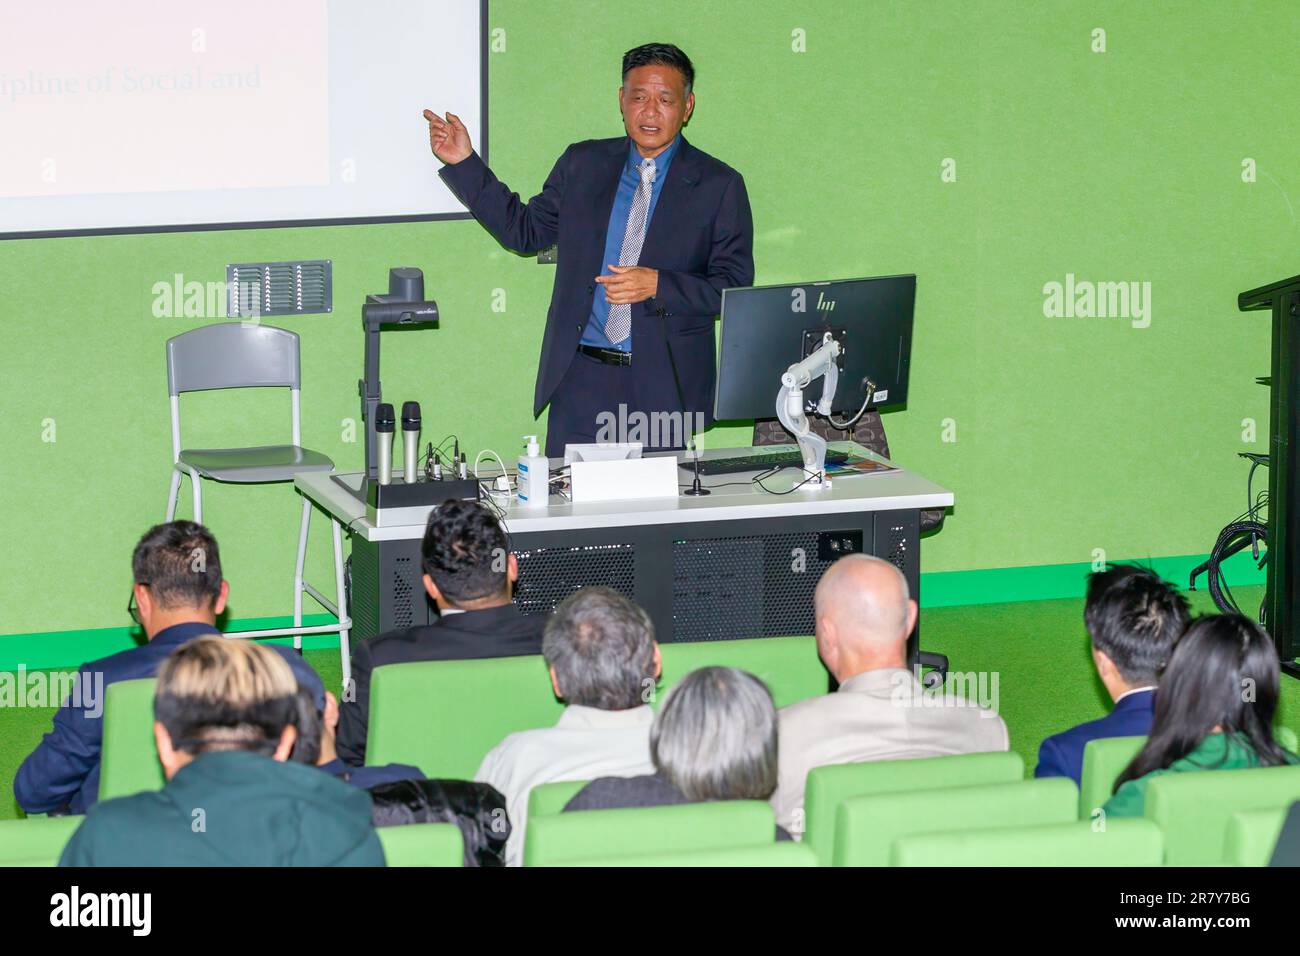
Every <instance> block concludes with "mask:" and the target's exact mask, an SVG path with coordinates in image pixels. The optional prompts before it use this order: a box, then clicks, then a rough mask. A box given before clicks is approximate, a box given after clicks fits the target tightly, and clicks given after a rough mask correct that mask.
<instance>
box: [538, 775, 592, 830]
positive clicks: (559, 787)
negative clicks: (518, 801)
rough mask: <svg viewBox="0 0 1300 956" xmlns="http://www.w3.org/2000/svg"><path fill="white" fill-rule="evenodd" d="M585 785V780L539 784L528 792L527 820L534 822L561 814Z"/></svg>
mask: <svg viewBox="0 0 1300 956" xmlns="http://www.w3.org/2000/svg"><path fill="white" fill-rule="evenodd" d="M587 783H588V781H586V780H561V781H560V782H559V783H539V784H538V785H537V786H535V787H533V789H532V790H530V791H528V819H529V820H536V819H537V818H538V817H546V816H551V815H552V814H556V813H561V812H562V811H563V810H564V805H565V804H566V803H568V802H569V801H570V800H572V799H573V798H574V797H575V796H576V795H577V793H578V791H579V790H581V789H582V788H583V787H585V786H586V785H587Z"/></svg>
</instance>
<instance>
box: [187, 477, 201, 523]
mask: <svg viewBox="0 0 1300 956" xmlns="http://www.w3.org/2000/svg"><path fill="white" fill-rule="evenodd" d="M190 484H191V485H192V486H193V488H194V523H195V524H203V488H202V485H203V479H201V478H200V477H199V476H198V475H197V474H195V473H194V472H192V471H191V472H190Z"/></svg>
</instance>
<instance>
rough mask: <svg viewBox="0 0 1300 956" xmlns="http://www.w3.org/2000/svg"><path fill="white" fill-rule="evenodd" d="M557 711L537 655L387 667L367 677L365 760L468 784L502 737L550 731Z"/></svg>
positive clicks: (561, 708) (558, 707) (560, 708)
mask: <svg viewBox="0 0 1300 956" xmlns="http://www.w3.org/2000/svg"><path fill="white" fill-rule="evenodd" d="M563 712H564V704H563V703H562V702H560V701H558V700H556V699H555V692H554V691H552V690H551V680H550V677H549V675H548V674H547V672H546V664H545V662H544V661H543V660H542V658H541V655H537V654H534V655H529V656H527V657H498V658H492V659H487V660H469V661H420V662H418V663H415V664H386V665H384V666H383V667H376V668H375V669H374V672H373V673H372V675H371V678H370V729H369V732H368V739H367V742H366V761H367V762H368V763H372V764H385V763H405V764H411V765H413V766H416V767H419V768H421V769H422V770H423V771H424V772H425V773H426V774H428V775H429V777H430V778H433V779H440V778H442V779H453V780H471V779H473V777H474V774H475V772H476V771H477V770H478V767H479V764H480V763H482V761H483V757H484V756H486V754H487V752H488V751H489V750H491V749H492V748H493V747H495V746H496V745H497V744H499V743H501V741H502V740H503V739H504V738H505V737H506V736H507V735H509V734H512V733H514V732H516V731H519V730H531V729H533V728H535V727H548V726H551V725H553V724H554V723H555V722H556V721H557V720H559V718H560V714H561V713H563Z"/></svg>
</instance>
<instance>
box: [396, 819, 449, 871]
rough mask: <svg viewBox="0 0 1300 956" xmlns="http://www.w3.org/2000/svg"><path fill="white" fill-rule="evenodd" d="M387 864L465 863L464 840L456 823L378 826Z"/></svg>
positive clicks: (433, 864)
mask: <svg viewBox="0 0 1300 956" xmlns="http://www.w3.org/2000/svg"><path fill="white" fill-rule="evenodd" d="M375 833H376V834H377V835H378V836H379V842H380V844H381V845H382V846H383V848H384V862H385V863H386V865H388V866H462V865H463V864H464V854H465V840H464V837H463V836H461V832H460V827H458V826H456V824H454V823H407V824H404V825H402V826H397V827H378V828H377V829H376V830H375Z"/></svg>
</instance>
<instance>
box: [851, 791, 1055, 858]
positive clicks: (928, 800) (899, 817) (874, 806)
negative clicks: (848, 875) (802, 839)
mask: <svg viewBox="0 0 1300 956" xmlns="http://www.w3.org/2000/svg"><path fill="white" fill-rule="evenodd" d="M1078 800H1079V791H1078V788H1077V787H1076V786H1075V785H1074V781H1073V780H1069V779H1067V778H1065V777H1048V778H1046V779H1043V780H1021V781H1019V782H1018V783H999V784H989V785H987V786H972V787H946V788H944V789H942V790H911V791H906V792H903V793H881V794H875V795H873V796H869V797H852V798H850V799H848V800H845V801H844V803H842V804H841V805H840V811H839V813H838V814H837V816H836V820H835V824H836V825H835V853H834V864H835V866H887V865H888V864H889V860H890V853H891V850H892V848H893V845H894V841H895V840H897V839H899V838H900V837H905V836H912V835H913V834H919V833H949V832H952V831H955V830H972V829H977V828H978V829H991V828H996V827H1023V826H1033V825H1035V824H1039V823H1073V822H1075V821H1076V816H1075V815H1076V813H1077V812H1078Z"/></svg>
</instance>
